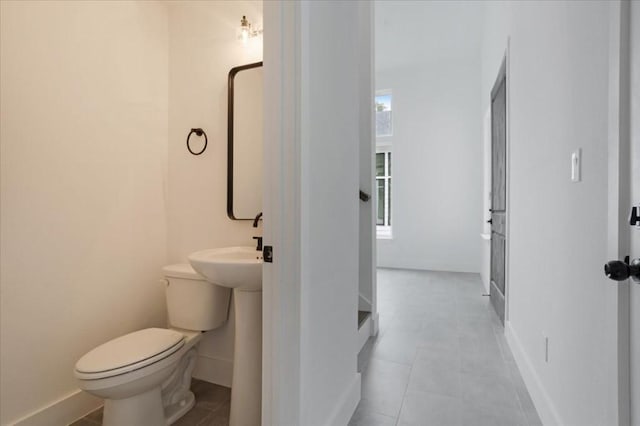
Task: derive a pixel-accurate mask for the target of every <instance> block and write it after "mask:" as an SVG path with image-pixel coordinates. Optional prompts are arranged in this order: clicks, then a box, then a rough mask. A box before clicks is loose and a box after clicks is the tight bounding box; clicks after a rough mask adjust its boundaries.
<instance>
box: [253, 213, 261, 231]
mask: <svg viewBox="0 0 640 426" xmlns="http://www.w3.org/2000/svg"><path fill="white" fill-rule="evenodd" d="M261 217H262V212H260V213H258V214H257V215H256V217H255V219H253V227H254V228H257V227H258V221H259V220H260V218H261Z"/></svg>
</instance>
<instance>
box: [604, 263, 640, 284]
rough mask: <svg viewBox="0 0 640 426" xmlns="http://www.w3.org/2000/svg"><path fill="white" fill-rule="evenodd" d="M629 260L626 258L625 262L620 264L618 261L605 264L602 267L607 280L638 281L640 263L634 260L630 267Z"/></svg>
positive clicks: (639, 277)
mask: <svg viewBox="0 0 640 426" xmlns="http://www.w3.org/2000/svg"><path fill="white" fill-rule="evenodd" d="M628 259H629V258H628V257H627V258H626V259H625V260H626V262H622V261H620V260H612V261H610V262H607V264H606V265H604V274H605V275H606V276H607V278H609V279H612V280H615V281H624V280H626V279H627V278H629V277H632V278H635V279H640V262H638V259H635V260H634V261H633V262H632V264H631V265H629V263H627V262H629V260H628Z"/></svg>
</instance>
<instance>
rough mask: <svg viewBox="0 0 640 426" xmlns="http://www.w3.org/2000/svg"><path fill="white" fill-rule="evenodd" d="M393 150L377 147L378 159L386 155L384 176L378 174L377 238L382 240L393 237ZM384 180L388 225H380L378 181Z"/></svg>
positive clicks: (385, 210)
mask: <svg viewBox="0 0 640 426" xmlns="http://www.w3.org/2000/svg"><path fill="white" fill-rule="evenodd" d="M392 153H393V150H392V149H391V146H390V145H384V146H376V157H377V155H378V154H383V155H384V174H383V175H382V176H378V175H377V173H376V236H377V238H381V239H391V238H392V237H393V234H392V228H391V226H392V225H391V217H390V216H391V213H390V212H391V202H392V199H391V189H390V188H391V178H392V175H391V173H390V171H391V170H393V166H392V165H391V164H392V161H393V156H392V155H391V154H392ZM379 180H382V181H384V182H385V184H384V188H385V189H384V200H383V202H384V210H383V211H384V216H385V217H384V218H383V222H384V223H386V225H384V224H383V225H378V224H377V221H378V204H377V203H379V202H380V200H379V199H378V181H379Z"/></svg>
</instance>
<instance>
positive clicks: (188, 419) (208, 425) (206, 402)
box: [71, 379, 231, 426]
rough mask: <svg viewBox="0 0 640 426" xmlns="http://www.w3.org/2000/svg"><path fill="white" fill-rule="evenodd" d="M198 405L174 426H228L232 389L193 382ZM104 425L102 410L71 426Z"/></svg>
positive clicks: (192, 387) (195, 380)
mask: <svg viewBox="0 0 640 426" xmlns="http://www.w3.org/2000/svg"><path fill="white" fill-rule="evenodd" d="M191 391H192V392H193V393H194V394H195V396H196V405H195V406H194V407H193V408H192V409H191V410H190V411H189V412H188V413H187V414H185V415H184V416H183V417H182V418H181V419H179V420H178V421H177V422H175V423H174V424H173V426H228V425H229V408H230V401H231V389H230V388H225V387H223V386H219V385H214V384H212V383H208V382H205V381H202V380H198V379H193V380H192V381H191ZM101 424H102V408H100V409H98V410H96V411H94V412H93V413H90V414H88V415H87V416H86V417H84V418H82V419H80V420H78V421H77V422H74V423H72V424H71V426H96V425H101Z"/></svg>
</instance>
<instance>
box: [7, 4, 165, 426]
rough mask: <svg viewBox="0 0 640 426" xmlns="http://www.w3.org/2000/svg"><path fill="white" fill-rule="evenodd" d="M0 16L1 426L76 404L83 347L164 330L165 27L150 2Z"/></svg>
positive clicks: (16, 9) (41, 8) (14, 7)
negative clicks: (58, 405)
mask: <svg viewBox="0 0 640 426" xmlns="http://www.w3.org/2000/svg"><path fill="white" fill-rule="evenodd" d="M0 7H1V9H0V11H1V13H0V15H1V24H0V29H1V35H0V40H1V47H0V51H1V57H0V64H1V83H0V85H1V87H0V93H1V94H0V108H1V111H2V113H1V117H2V122H1V125H0V140H1V145H0V146H1V187H0V188H1V190H0V193H1V205H0V208H1V210H0V212H1V213H0V218H1V222H0V232H1V234H2V239H1V253H2V257H1V260H0V262H1V266H0V271H1V272H0V277H1V278H0V280H1V287H0V288H1V293H2V297H1V298H0V300H1V302H0V303H1V305H0V312H1V333H2V334H1V344H0V348H1V349H0V350H1V362H2V364H1V371H0V376H1V377H2V380H1V391H0V395H1V397H0V423H2V424H8V423H13V422H15V421H17V420H18V419H19V418H22V417H24V416H28V415H30V414H31V413H33V412H34V411H37V410H39V409H41V408H43V407H45V406H47V405H49V404H52V403H55V402H57V401H58V400H61V399H63V400H64V399H65V398H67V397H71V398H72V399H73V398H74V396H75V395H76V394H75V392H77V385H76V383H75V381H74V377H73V367H74V364H75V362H76V361H77V360H78V358H79V357H80V356H82V355H83V354H84V353H86V352H87V351H88V350H89V349H91V348H93V347H95V346H96V345H98V344H100V343H103V342H105V341H107V340H109V339H112V338H114V337H116V336H118V335H121V334H124V333H127V332H130V331H133V330H136V329H140V328H144V327H149V326H162V325H163V324H164V321H165V312H164V311H165V308H164V306H165V305H164V290H163V287H162V286H161V285H159V284H158V280H159V279H160V278H161V272H160V268H161V267H162V265H163V264H164V263H165V260H166V252H165V251H166V224H167V223H166V213H165V211H166V205H165V199H164V194H163V187H164V186H163V185H164V184H165V180H164V179H163V177H164V176H165V164H166V155H167V100H168V85H167V82H168V62H167V61H168V56H167V43H168V40H167V36H168V29H167V10H166V7H165V6H163V5H162V4H159V3H155V2H138V3H129V2H127V3H125V2H92V3H85V2H65V3H61V2H49V1H45V2H9V1H3V2H2V3H1V4H0ZM84 402H85V403H86V402H87V401H84ZM95 403H96V402H95V401H89V406H91V404H95ZM84 408H85V409H86V408H87V406H86V405H85V407H84ZM70 413H71V414H70V415H72V416H73V415H76V416H77V415H79V414H82V413H77V412H75V413H74V411H73V407H72V408H71V409H70ZM67 414H68V413H67ZM71 419H73V418H71ZM71 419H69V418H55V417H49V418H47V419H44V423H43V424H54V423H57V424H64V423H65V421H69V420H71Z"/></svg>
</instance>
